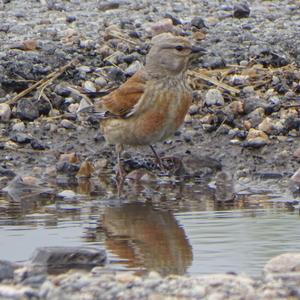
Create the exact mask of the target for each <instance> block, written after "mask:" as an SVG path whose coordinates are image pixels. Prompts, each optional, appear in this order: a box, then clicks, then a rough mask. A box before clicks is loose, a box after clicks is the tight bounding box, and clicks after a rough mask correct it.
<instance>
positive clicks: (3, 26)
mask: <svg viewBox="0 0 300 300" xmlns="http://www.w3.org/2000/svg"><path fill="white" fill-rule="evenodd" d="M9 28H10V25H8V24H0V32H4V33H7V32H8V31H9Z"/></svg>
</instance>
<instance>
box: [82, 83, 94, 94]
mask: <svg viewBox="0 0 300 300" xmlns="http://www.w3.org/2000/svg"><path fill="white" fill-rule="evenodd" d="M83 89H84V90H85V91H86V92H88V93H95V92H96V91H97V89H96V87H95V85H94V83H93V82H92V81H89V80H88V81H85V82H84V84H83Z"/></svg>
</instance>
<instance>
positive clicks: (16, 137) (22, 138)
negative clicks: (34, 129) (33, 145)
mask: <svg viewBox="0 0 300 300" xmlns="http://www.w3.org/2000/svg"><path fill="white" fill-rule="evenodd" d="M10 139H11V140H12V141H13V142H16V143H19V144H28V143H30V142H31V141H32V137H31V136H29V135H27V134H25V133H22V132H15V133H13V134H12V136H11V138H10Z"/></svg>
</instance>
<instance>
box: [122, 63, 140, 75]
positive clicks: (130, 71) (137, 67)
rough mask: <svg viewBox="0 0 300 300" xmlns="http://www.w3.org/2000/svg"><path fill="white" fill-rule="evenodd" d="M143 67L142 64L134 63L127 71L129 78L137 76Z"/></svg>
mask: <svg viewBox="0 0 300 300" xmlns="http://www.w3.org/2000/svg"><path fill="white" fill-rule="evenodd" d="M141 67H142V64H141V63H140V62H139V61H134V62H133V63H132V64H131V65H130V66H129V67H128V68H127V69H126V70H125V74H126V75H128V76H132V75H133V74H135V73H136V72H137V71H138V70H140V69H141Z"/></svg>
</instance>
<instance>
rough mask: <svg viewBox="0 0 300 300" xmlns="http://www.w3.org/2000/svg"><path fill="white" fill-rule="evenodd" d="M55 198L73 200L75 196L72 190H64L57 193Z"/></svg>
mask: <svg viewBox="0 0 300 300" xmlns="http://www.w3.org/2000/svg"><path fill="white" fill-rule="evenodd" d="M57 196H58V197H61V198H65V199H75V198H76V197H77V194H76V193H75V192H74V191H72V190H64V191H62V192H60V193H58V194H57Z"/></svg>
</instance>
